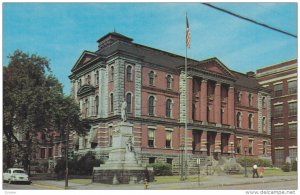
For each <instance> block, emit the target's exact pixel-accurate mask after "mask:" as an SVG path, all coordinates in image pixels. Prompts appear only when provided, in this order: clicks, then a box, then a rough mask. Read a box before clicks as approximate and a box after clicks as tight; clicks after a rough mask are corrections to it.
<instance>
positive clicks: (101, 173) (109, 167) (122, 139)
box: [93, 122, 154, 184]
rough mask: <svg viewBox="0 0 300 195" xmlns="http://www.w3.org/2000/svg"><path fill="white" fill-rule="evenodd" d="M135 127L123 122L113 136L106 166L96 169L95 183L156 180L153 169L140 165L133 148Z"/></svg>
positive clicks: (126, 182)
mask: <svg viewBox="0 0 300 195" xmlns="http://www.w3.org/2000/svg"><path fill="white" fill-rule="evenodd" d="M132 139H133V125H132V124H130V123H128V122H121V123H119V124H118V126H117V127H116V133H115V134H114V135H113V144H112V150H111V152H110V153H109V158H108V160H107V161H106V163H105V164H102V165H101V166H100V167H94V170H93V182H97V183H105V184H128V183H140V182H144V180H145V179H147V181H148V182H151V181H153V180H154V176H153V168H149V167H148V168H147V167H146V166H143V165H142V164H141V163H138V160H137V158H136V154H135V151H134V148H133V143H132Z"/></svg>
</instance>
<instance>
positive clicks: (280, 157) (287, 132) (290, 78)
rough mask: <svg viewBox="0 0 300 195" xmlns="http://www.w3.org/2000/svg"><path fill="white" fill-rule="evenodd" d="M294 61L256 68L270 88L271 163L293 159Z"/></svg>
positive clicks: (295, 66) (294, 130) (295, 70)
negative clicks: (271, 114)
mask: <svg viewBox="0 0 300 195" xmlns="http://www.w3.org/2000/svg"><path fill="white" fill-rule="evenodd" d="M297 64H298V63H297V59H295V60H289V61H286V62H283V63H279V64H276V65H272V66H268V67H266V68H262V69H258V70H257V78H258V80H259V82H260V84H262V85H263V86H264V87H266V88H268V89H270V90H271V91H272V93H271V95H272V102H271V106H272V113H273V117H272V158H273V163H274V164H275V165H282V164H284V163H285V162H286V161H287V162H289V161H293V160H296V158H297ZM289 159H290V160H289Z"/></svg>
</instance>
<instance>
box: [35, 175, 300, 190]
mask: <svg viewBox="0 0 300 195" xmlns="http://www.w3.org/2000/svg"><path fill="white" fill-rule="evenodd" d="M292 180H297V175H294V176H272V177H270V176H269V177H264V178H252V177H238V178H235V177H232V176H206V180H205V181H202V182H201V178H200V185H198V182H178V183H166V184H156V183H155V182H151V183H149V187H148V189H150V190H176V189H182V190H184V189H186V190H187V189H199V190H201V189H203V190H205V188H208V187H216V188H218V187H220V186H227V185H242V184H256V183H271V182H280V181H292ZM68 184H69V185H68V186H69V187H68V189H69V190H144V184H122V185H109V184H100V183H87V184H77V183H74V182H72V180H71V181H69V183H68ZM32 185H35V186H38V187H41V188H47V189H53V190H64V189H65V188H64V186H65V181H64V180H62V181H54V180H39V181H34V182H33V183H32Z"/></svg>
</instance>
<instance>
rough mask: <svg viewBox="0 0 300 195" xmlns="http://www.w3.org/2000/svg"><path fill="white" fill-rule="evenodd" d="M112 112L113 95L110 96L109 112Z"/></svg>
mask: <svg viewBox="0 0 300 195" xmlns="http://www.w3.org/2000/svg"><path fill="white" fill-rule="evenodd" d="M113 111H114V94H113V93H111V94H110V112H113Z"/></svg>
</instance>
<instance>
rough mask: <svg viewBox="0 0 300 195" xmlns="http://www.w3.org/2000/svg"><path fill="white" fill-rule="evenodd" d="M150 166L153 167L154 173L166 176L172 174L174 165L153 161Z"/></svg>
mask: <svg viewBox="0 0 300 195" xmlns="http://www.w3.org/2000/svg"><path fill="white" fill-rule="evenodd" d="M148 166H149V167H153V171H154V175H157V176H158V175H160V176H165V175H172V165H171V164H169V163H163V162H160V163H153V164H149V165H148Z"/></svg>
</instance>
